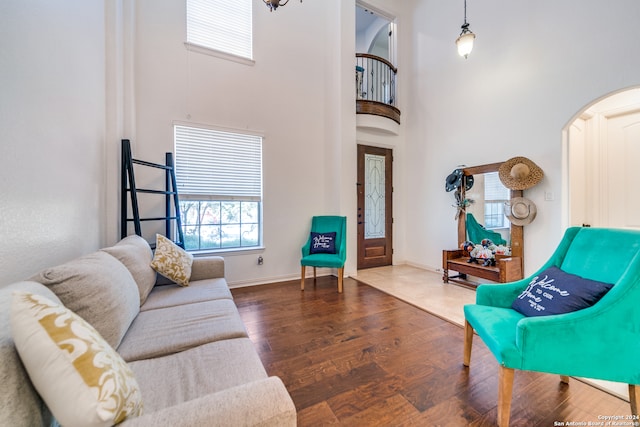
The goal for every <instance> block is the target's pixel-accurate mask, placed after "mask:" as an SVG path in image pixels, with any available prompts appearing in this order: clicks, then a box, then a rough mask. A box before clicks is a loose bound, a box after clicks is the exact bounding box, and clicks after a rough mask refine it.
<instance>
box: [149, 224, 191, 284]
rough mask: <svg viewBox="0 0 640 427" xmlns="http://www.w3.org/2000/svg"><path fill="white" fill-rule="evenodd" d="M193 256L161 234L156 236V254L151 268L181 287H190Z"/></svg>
mask: <svg viewBox="0 0 640 427" xmlns="http://www.w3.org/2000/svg"><path fill="white" fill-rule="evenodd" d="M192 264H193V255H191V254H190V253H189V252H187V251H185V250H184V249H182V248H181V247H180V246H178V245H176V244H175V243H173V242H172V241H171V240H169V239H167V238H166V237H164V236H163V235H161V234H156V252H155V254H154V255H153V260H151V267H152V268H153V269H154V270H155V271H157V272H158V273H160V274H162V275H163V276H165V277H167V278H169V279H171V280H173V281H174V282H176V283H177V284H178V285H180V286H189V279H190V278H191V265H192Z"/></svg>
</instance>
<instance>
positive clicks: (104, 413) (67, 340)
mask: <svg viewBox="0 0 640 427" xmlns="http://www.w3.org/2000/svg"><path fill="white" fill-rule="evenodd" d="M11 329H12V333H13V340H14V342H15V346H16V349H17V350H18V354H19V355H20V359H21V360H22V363H23V365H24V366H25V369H26V370H27V372H28V374H29V378H31V382H32V383H33V385H34V386H35V388H36V389H37V390H38V393H39V394H40V396H41V397H42V399H43V400H44V402H45V403H46V404H47V406H48V407H49V409H50V410H51V412H52V413H53V416H54V417H55V418H56V419H57V420H58V421H59V422H60V424H61V425H64V426H65V427H73V426H111V425H113V424H117V423H119V422H121V421H123V420H124V419H126V418H127V417H136V416H138V415H140V414H141V413H142V399H141V396H140V389H139V387H138V383H137V381H136V379H135V377H134V376H133V372H132V371H131V369H130V368H129V366H128V365H127V364H126V363H125V361H124V360H122V358H121V357H120V355H119V354H118V353H116V351H115V350H114V349H113V348H112V347H111V346H110V345H109V344H108V343H107V342H106V341H105V340H104V339H103V338H102V337H101V336H100V334H99V333H98V332H97V331H96V330H95V329H94V328H93V327H92V326H91V325H90V324H89V323H87V322H86V321H84V320H83V319H82V318H81V317H80V316H78V315H77V314H75V313H74V312H72V311H71V310H69V309H68V308H66V307H64V306H63V305H60V304H56V303H54V302H52V301H51V300H50V299H48V298H45V297H43V296H40V295H35V294H31V293H27V292H14V293H13V299H12V304H11Z"/></svg>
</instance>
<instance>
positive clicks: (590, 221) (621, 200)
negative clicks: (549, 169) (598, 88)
mask: <svg viewBox="0 0 640 427" xmlns="http://www.w3.org/2000/svg"><path fill="white" fill-rule="evenodd" d="M562 136H563V138H562V140H563V151H562V152H563V163H562V164H563V169H564V170H563V186H562V187H563V192H562V193H563V195H564V196H563V198H562V203H563V212H564V215H563V222H564V224H563V226H564V227H563V228H566V227H568V226H581V225H588V226H593V227H615V228H638V229H640V186H638V185H636V181H637V169H638V164H637V163H638V160H640V87H635V88H628V89H623V90H620V91H617V92H614V93H610V94H607V95H605V96H603V97H601V98H599V99H596V100H594V101H593V102H591V103H590V104H588V105H587V106H586V107H585V108H584V109H582V111H580V112H579V113H578V114H576V115H575V116H574V117H573V118H572V120H570V121H569V123H568V124H567V125H566V126H565V128H564V129H563V131H562ZM585 381H586V382H588V383H590V384H593V385H595V386H596V387H599V388H602V389H604V390H605V391H607V392H609V393H613V394H615V395H617V396H618V397H620V398H622V399H625V400H628V393H627V384H622V383H616V382H610V381H601V380H591V379H585Z"/></svg>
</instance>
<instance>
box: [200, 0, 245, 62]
mask: <svg viewBox="0 0 640 427" xmlns="http://www.w3.org/2000/svg"><path fill="white" fill-rule="evenodd" d="M252 26H253V24H252V5H251V0H233V1H229V2H226V3H225V4H224V6H222V5H221V4H220V2H215V1H211V0H187V43H188V44H191V45H195V46H200V47H204V48H207V49H213V50H215V51H220V52H224V53H227V54H231V55H235V56H239V57H241V58H246V59H252V58H253V46H252V45H253V42H252V37H253V29H252Z"/></svg>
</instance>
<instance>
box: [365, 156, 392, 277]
mask: <svg viewBox="0 0 640 427" xmlns="http://www.w3.org/2000/svg"><path fill="white" fill-rule="evenodd" d="M392 161H393V155H392V151H391V150H390V149H386V148H377V147H369V146H366V145H358V183H357V189H358V268H359V269H362V268H371V267H381V266H384V265H391V262H392V254H393V248H392V246H391V245H392V241H393V240H392V235H391V233H392V224H393V217H392V212H393V210H392V204H391V203H392V191H393V190H392V189H393V185H392V181H391V177H392V173H391V172H392Z"/></svg>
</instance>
